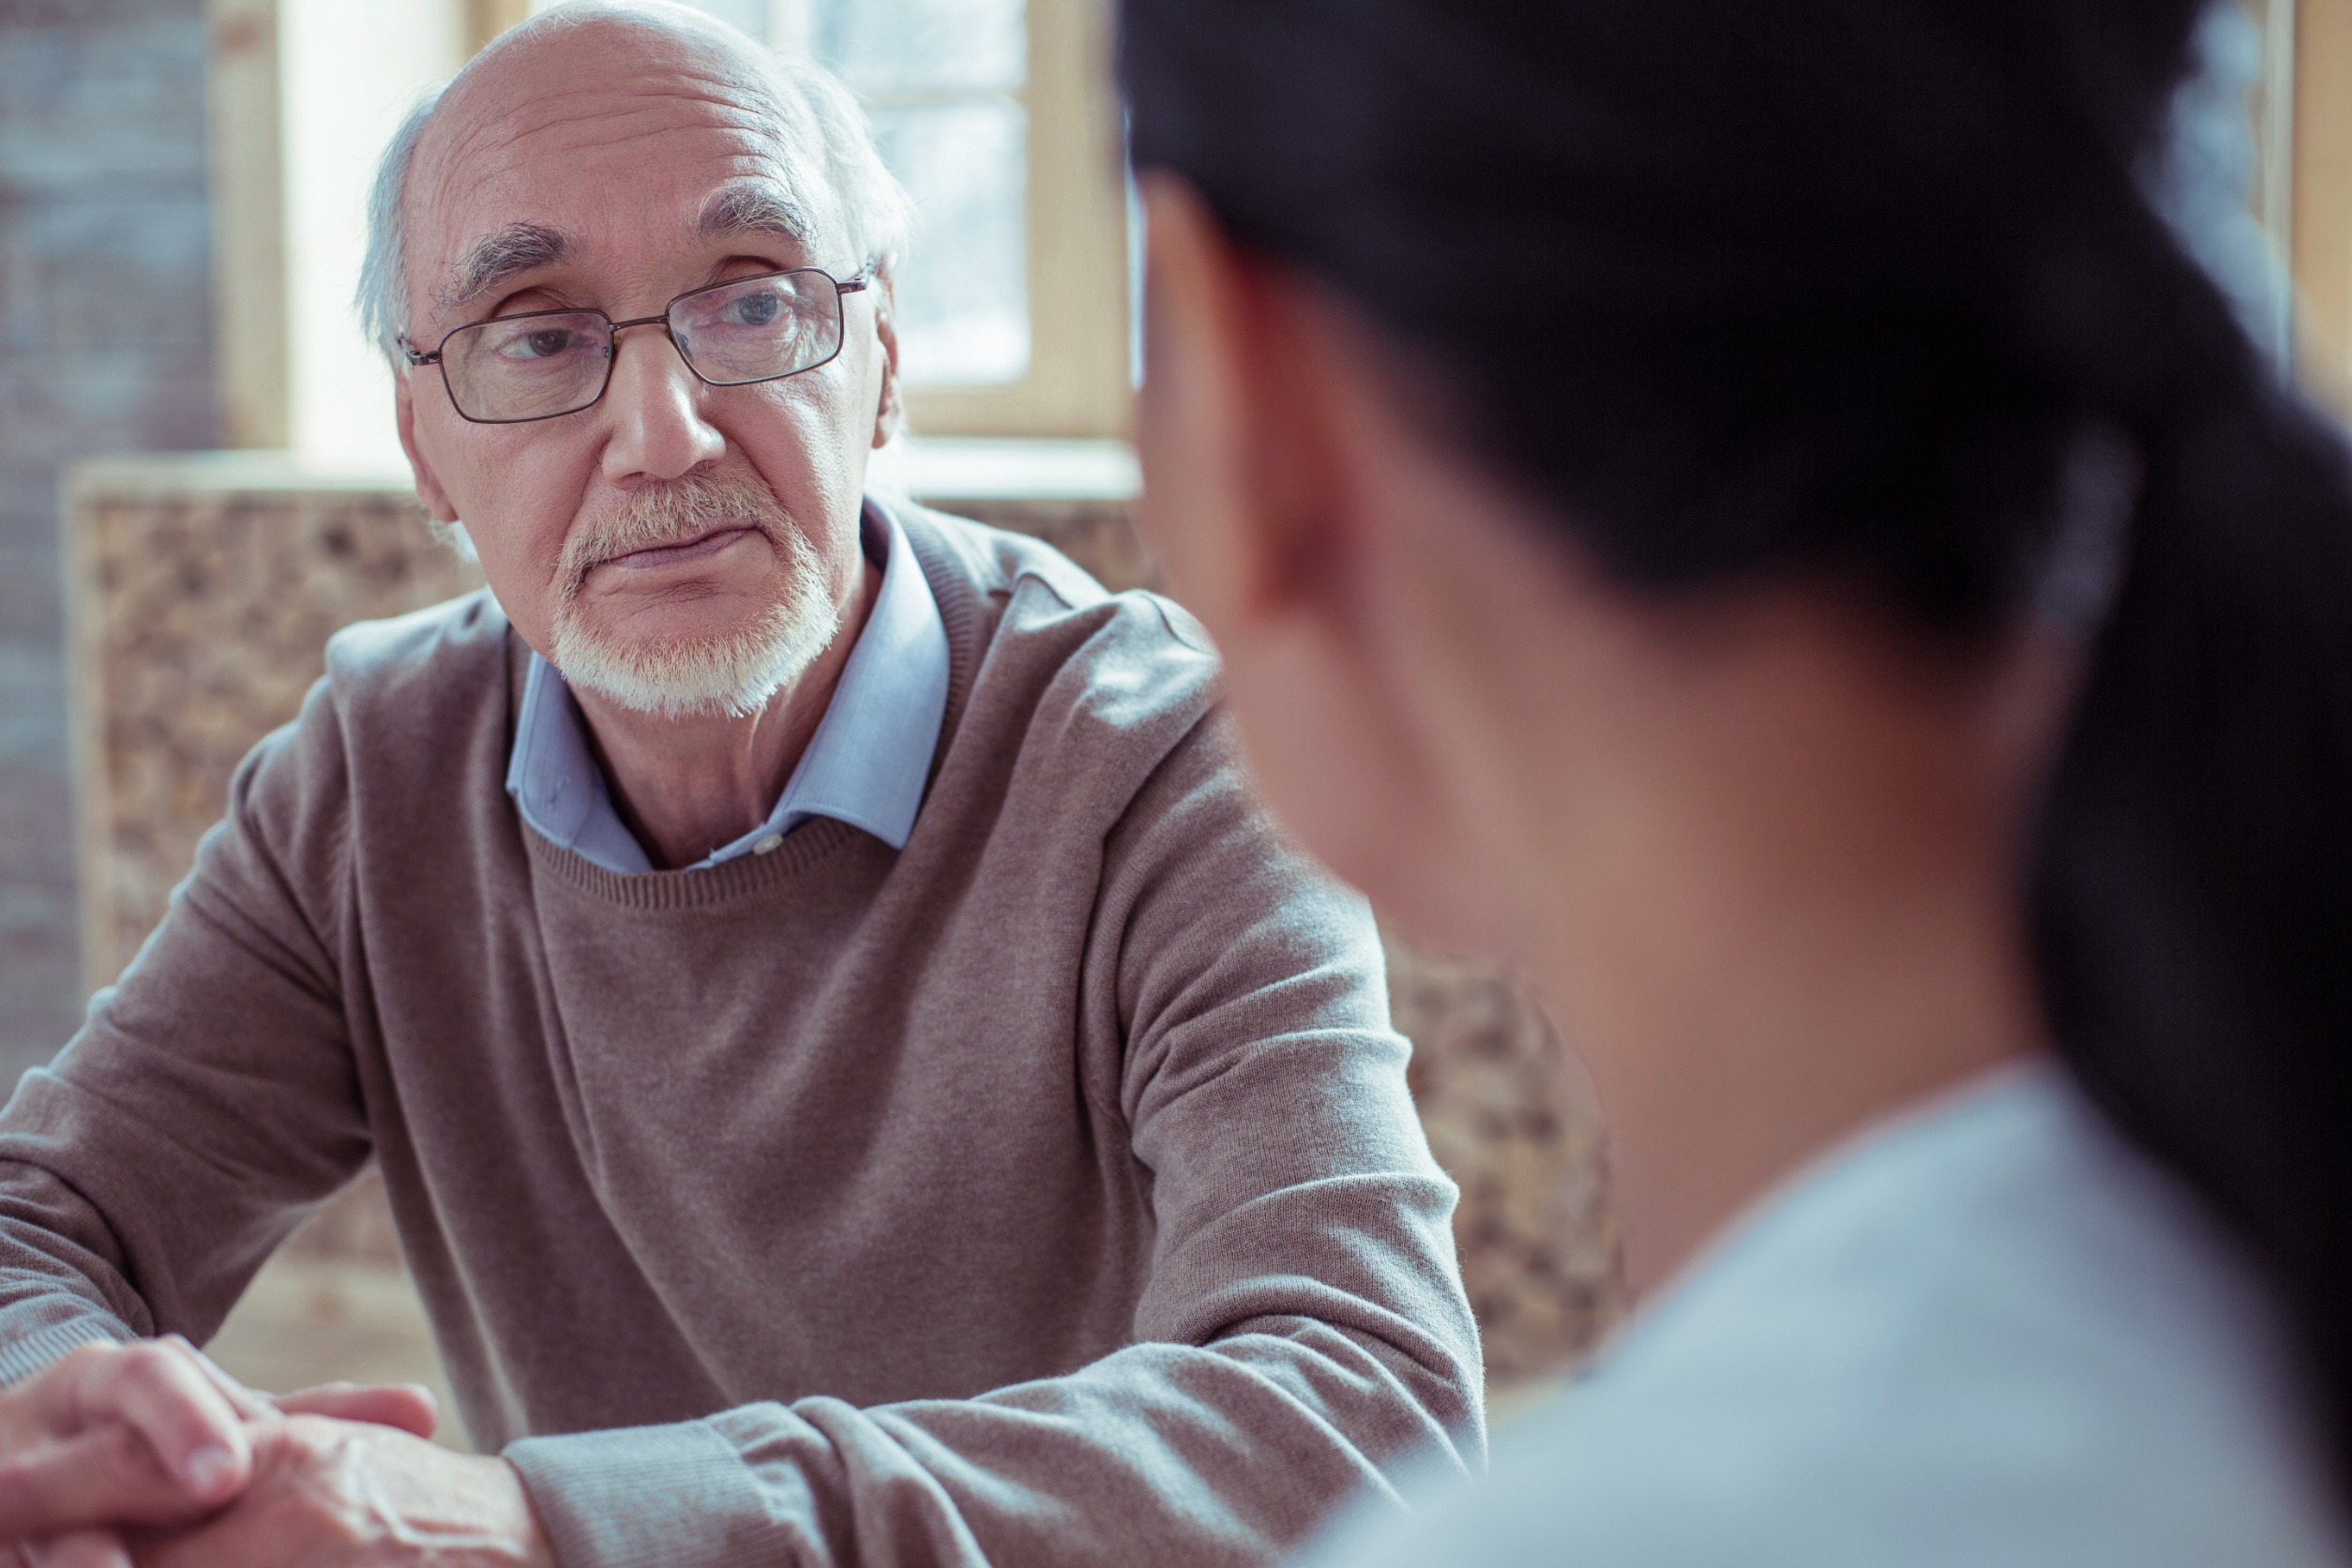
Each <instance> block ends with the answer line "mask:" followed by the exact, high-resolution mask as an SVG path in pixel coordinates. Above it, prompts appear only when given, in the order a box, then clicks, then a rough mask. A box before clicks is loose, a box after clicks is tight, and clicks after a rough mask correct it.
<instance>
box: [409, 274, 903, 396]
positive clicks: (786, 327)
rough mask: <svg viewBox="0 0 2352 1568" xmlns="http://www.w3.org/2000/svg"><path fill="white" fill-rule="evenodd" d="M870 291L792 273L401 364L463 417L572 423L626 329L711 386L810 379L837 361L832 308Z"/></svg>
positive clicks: (528, 319)
mask: <svg viewBox="0 0 2352 1568" xmlns="http://www.w3.org/2000/svg"><path fill="white" fill-rule="evenodd" d="M872 281H873V279H871V278H869V277H867V276H866V275H865V274H863V273H861V274H859V275H858V276H857V277H855V278H852V279H849V280H848V281H847V282H841V281H837V279H835V278H834V277H833V275H832V274H830V273H827V272H823V271H821V270H820V269H818V268H816V267H806V266H805V267H794V268H792V270H791V271H789V272H765V273H761V274H760V275H759V276H758V277H756V278H737V279H731V281H728V282H725V283H715V284H713V285H711V286H710V287H709V288H706V289H695V290H692V291H690V292H688V293H686V294H680V295H679V296H678V297H677V298H675V299H673V300H671V302H670V305H669V308H668V309H665V310H663V311H662V313H661V314H660V315H658V316H639V317H637V318H636V319H635V320H633V321H625V322H616V321H614V320H613V319H612V318H611V316H608V315H606V314H605V313H604V312H603V311H602V310H526V311H524V312H522V313H521V314H520V315H514V316H496V317H493V318H491V319H490V320H489V321H486V322H473V323H470V324H467V325H464V326H460V327H458V328H456V329H455V330H453V331H452V332H450V333H449V334H448V335H447V336H445V338H443V339H441V342H440V345H439V346H438V347H436V348H435V349H434V350H433V351H432V352H431V353H430V354H423V353H419V352H418V351H417V349H416V347H415V345H414V344H412V343H411V342H410V341H409V340H408V339H406V338H402V339H400V352H401V353H402V354H406V355H407V356H408V362H409V363H410V364H411V365H438V366H440V367H441V383H442V384H443V385H444V386H445V387H447V388H448V389H449V402H450V405H451V406H452V407H454V408H455V409H456V410H457V411H458V413H459V415H460V416H461V417H463V418H465V419H468V420H471V421H472V422H474V423H475V424H476V425H520V424H522V423H524V422H525V421H527V420H532V419H552V418H555V417H556V416H557V415H565V414H577V413H579V412H580V410H581V409H583V408H586V407H588V406H589V405H590V404H592V403H594V402H595V401H596V400H597V399H599V398H601V397H603V396H604V389H605V388H606V387H607V386H608V385H610V384H611V381H612V344H613V339H615V338H616V337H617V336H618V335H619V334H621V333H622V332H625V331H626V330H627V329H628V328H630V327H632V326H653V325H655V324H659V325H660V326H661V327H662V328H663V329H664V330H666V331H667V332H668V333H669V334H670V340H671V342H672V343H674V344H676V345H677V349H678V357H679V358H681V359H683V360H685V361H686V369H689V370H692V371H693V372H694V373H695V375H696V376H697V377H698V378H700V379H701V381H702V382H704V383H705V384H708V385H712V386H746V385H748V384H751V383H753V382H756V381H776V380H778V379H780V378H781V377H784V376H796V375H798V374H800V373H801V372H802V371H803V370H813V369H816V368H817V367H818V366H820V365H823V364H827V363H829V362H830V361H831V360H832V359H833V357H834V356H835V355H836V354H839V353H840V352H841V296H842V295H843V294H855V293H857V292H858V291H859V290H861V289H864V288H866V287H867V285H868V284H869V283H871V282H872Z"/></svg>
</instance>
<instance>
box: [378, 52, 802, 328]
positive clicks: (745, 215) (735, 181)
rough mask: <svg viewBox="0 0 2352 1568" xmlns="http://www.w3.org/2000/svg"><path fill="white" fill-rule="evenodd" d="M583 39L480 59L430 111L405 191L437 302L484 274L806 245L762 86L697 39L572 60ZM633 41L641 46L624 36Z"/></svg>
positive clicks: (768, 88) (793, 184) (790, 154)
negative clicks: (760, 245) (684, 251)
mask: <svg viewBox="0 0 2352 1568" xmlns="http://www.w3.org/2000/svg"><path fill="white" fill-rule="evenodd" d="M591 31H593V29H589V28H580V29H575V30H574V32H573V33H572V34H569V35H561V36H558V37H556V38H552V39H549V40H541V44H542V46H541V47H537V48H535V49H533V50H530V51H523V52H518V54H517V57H514V58H507V59H501V60H494V61H493V60H489V59H486V60H485V61H484V62H483V66H484V67H485V69H483V71H482V72H481V74H480V75H479V76H478V77H465V78H460V82H459V83H456V84H455V85H454V86H453V88H452V90H451V93H450V96H449V98H448V99H446V100H445V102H444V103H443V104H442V105H441V106H440V107H439V108H438V109H437V110H436V111H435V113H434V115H433V118H432V121H431V123H430V124H429V126H428V127H427V130H426V135H425V137H424V139H423V141H422V142H421V143H420V144H419V146H418V149H417V156H416V164H415V169H414V171H413V179H412V182H411V185H410V188H409V219H410V221H409V233H410V234H411V236H412V243H414V244H415V248H416V249H415V255H414V260H415V262H416V263H417V264H420V265H419V271H420V273H421V275H422V276H421V277H420V279H419V280H420V281H424V282H427V284H428V287H429V288H430V291H431V292H432V293H433V294H435V295H436V296H437V297H439V298H441V299H443V300H447V299H449V298H451V297H453V296H456V297H462V296H464V295H466V294H471V293H474V292H476V291H477V290H478V287H479V286H480V284H481V283H482V282H483V281H484V279H485V276H486V275H487V274H490V273H494V272H496V271H499V270H505V271H512V270H515V265H516V264H518V263H520V262H524V261H531V262H533V264H541V265H544V264H551V263H553V262H555V261H557V260H565V259H579V258H580V257H581V256H583V255H585V254H587V253H590V252H594V251H597V250H603V249H610V248H613V247H616V246H617V247H618V248H619V249H636V248H639V247H641V246H643V245H646V244H649V243H651V244H656V245H667V244H671V243H675V242H691V241H693V240H695V239H697V238H711V237H717V236H720V235H723V234H730V233H761V234H770V235H775V236H779V237H784V238H789V239H793V240H798V241H800V242H802V243H804V244H806V243H807V242H808V241H809V240H810V238H811V236H812V235H813V234H815V232H816V230H817V229H818V227H819V226H820V221H819V215H818V214H817V213H815V212H814V211H812V210H811V201H810V192H811V190H812V189H813V188H818V186H819V185H820V183H821V182H816V181H812V180H810V179H809V178H808V177H807V174H808V171H807V169H806V168H805V167H802V165H804V164H805V162H806V160H805V159H803V158H798V157H797V156H796V151H795V149H794V148H793V147H792V145H791V144H790V142H791V138H790V137H789V136H788V133H787V129H786V125H785V119H786V116H785V114H784V113H782V110H781V106H780V104H779V102H778V99H777V97H776V91H775V83H774V81H773V78H771V77H769V76H767V75H766V73H765V72H764V71H762V70H761V69H760V68H758V67H757V64H756V63H755V62H750V61H747V60H746V59H743V58H741V57H738V56H739V53H740V52H738V55H730V54H729V53H728V52H727V51H726V50H723V49H719V48H717V47H715V46H712V45H710V44H709V42H708V40H706V39H703V38H697V37H693V36H687V37H685V38H675V37H671V36H669V35H666V34H665V35H659V36H657V37H656V38H655V39H654V40H653V42H654V44H655V45H656V47H652V48H648V49H636V50H630V51H616V50H614V49H612V48H611V47H610V43H611V40H610V39H607V40H605V42H606V45H607V47H603V48H599V49H595V50H590V51H585V52H583V50H582V49H581V47H580V45H581V44H582V42H583V41H584V40H583V35H586V34H588V33H590V32H591ZM631 41H632V42H637V43H642V42H644V41H645V40H643V39H642V38H638V39H632V40H631Z"/></svg>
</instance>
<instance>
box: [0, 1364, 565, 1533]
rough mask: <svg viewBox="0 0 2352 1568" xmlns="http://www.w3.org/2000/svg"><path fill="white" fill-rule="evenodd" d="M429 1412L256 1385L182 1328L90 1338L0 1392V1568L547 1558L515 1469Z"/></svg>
mask: <svg viewBox="0 0 2352 1568" xmlns="http://www.w3.org/2000/svg"><path fill="white" fill-rule="evenodd" d="M437 1414H438V1412H437V1411H436V1410H435V1408H434V1403H433V1397H432V1395H430V1394H429V1393H427V1392H426V1391H425V1390H423V1389H421V1388H416V1387H413V1386H405V1385H378V1386H370V1387H361V1386H357V1385H354V1384H349V1383H338V1384H333V1385H329V1386H327V1387H324V1388H315V1389H306V1390H303V1391H302V1392H300V1393H298V1394H290V1395H277V1396H275V1397H272V1396H267V1395H259V1394H256V1393H254V1392H253V1391H251V1390H250V1389H248V1388H246V1387H244V1386H243V1385H242V1384H240V1383H238V1382H237V1381H236V1380H234V1379H232V1378H230V1377H229V1376H228V1375H227V1374H226V1373H224V1372H222V1371H221V1370H220V1369H219V1367H217V1366H215V1365H213V1364H212V1363H211V1362H210V1361H209V1360H207V1359H206V1358H205V1357H204V1354H203V1353H202V1352H200V1351H199V1350H197V1349H195V1347H193V1346H191V1345H189V1344H188V1342H187V1341H186V1340H184V1339H180V1338H178V1337H177V1336H174V1337H173V1338H170V1339H160V1340H149V1341H144V1342H142V1343H140V1344H136V1345H112V1344H105V1345H85V1346H83V1347H82V1348H80V1349H76V1350H74V1351H73V1352H71V1353H70V1354H68V1355H66V1356H64V1357H61V1358H60V1359H59V1360H57V1361H56V1362H54V1363H53V1364H51V1365H49V1366H47V1367H45V1368H43V1369H42V1370H41V1371H39V1372H38V1373H36V1374H35V1375H34V1376H32V1377H30V1378H27V1379H25V1380H23V1381H22V1382H19V1383H16V1384H14V1385H12V1386H10V1387H8V1388H7V1389H0V1568H132V1565H134V1564H136V1565H137V1568H216V1565H217V1568H281V1565H284V1568H291V1565H293V1564H297V1563H299V1564H302V1565H304V1568H312V1565H316V1568H339V1565H348V1568H379V1565H382V1568H391V1565H394V1564H430V1565H431V1568H515V1565H517V1564H538V1565H545V1568H551V1565H552V1564H553V1562H554V1558H553V1556H552V1554H551V1553H550V1551H549V1550H548V1546H547V1544H546V1541H545V1538H544V1536H543V1535H542V1534H541V1533H540V1530H539V1528H538V1525H537V1522H536V1520H535V1518H534V1517H533V1515H532V1513H531V1505H530V1502H529V1500H528V1499H527V1498H526V1497H525V1495H524V1493H523V1490H522V1486H521V1483H520V1479H519V1478H518V1477H517V1476H516V1474H515V1472H514V1471H513V1470H512V1469H511V1468H510V1467H508V1466H507V1465H506V1464H505V1462H504V1461H502V1460H498V1459H491V1458H476V1457H473V1456H469V1455H461V1454H454V1453H451V1452H450V1451H448V1450H446V1449H444V1448H439V1447H436V1446H434V1445H433V1444H432V1443H430V1442H428V1441H426V1439H428V1438H430V1436H431V1435H432V1431H433V1426H434V1425H435V1421H436V1418H437Z"/></svg>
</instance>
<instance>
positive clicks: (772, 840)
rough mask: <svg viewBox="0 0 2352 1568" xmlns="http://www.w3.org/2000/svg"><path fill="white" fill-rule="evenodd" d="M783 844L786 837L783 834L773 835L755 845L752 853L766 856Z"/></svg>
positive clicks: (752, 847)
mask: <svg viewBox="0 0 2352 1568" xmlns="http://www.w3.org/2000/svg"><path fill="white" fill-rule="evenodd" d="M782 842H784V836H783V835H782V834H780V833H771V834H769V835H767V836H766V837H763V838H761V839H760V840H759V842H757V843H755V844H753V845H752V846H751V852H752V853H753V854H766V853H768V852H770V851H772V850H774V849H775V848H776V846H777V845H778V844H781V843H782Z"/></svg>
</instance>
